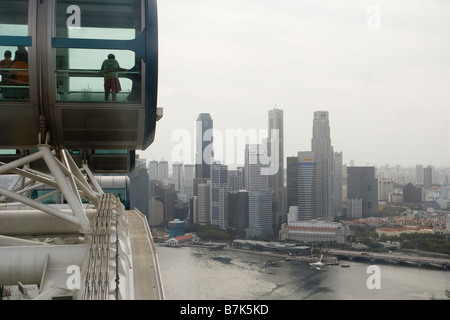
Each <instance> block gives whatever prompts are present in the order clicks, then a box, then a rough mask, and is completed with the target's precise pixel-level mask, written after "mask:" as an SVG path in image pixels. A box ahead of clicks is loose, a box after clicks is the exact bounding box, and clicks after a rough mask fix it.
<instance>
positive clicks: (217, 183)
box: [211, 162, 228, 229]
mask: <svg viewBox="0 0 450 320" xmlns="http://www.w3.org/2000/svg"><path fill="white" fill-rule="evenodd" d="M211 224H215V225H217V226H219V227H220V228H221V229H225V228H226V227H227V226H228V166H226V165H222V164H220V163H218V162H214V163H213V164H212V165H211Z"/></svg>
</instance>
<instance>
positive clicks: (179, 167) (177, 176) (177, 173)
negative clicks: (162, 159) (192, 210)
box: [171, 162, 184, 194]
mask: <svg viewBox="0 0 450 320" xmlns="http://www.w3.org/2000/svg"><path fill="white" fill-rule="evenodd" d="M183 178H184V168H183V164H182V163H181V162H175V163H173V164H172V179H171V182H172V183H173V184H174V185H175V191H176V192H181V193H183V194H184V190H183Z"/></svg>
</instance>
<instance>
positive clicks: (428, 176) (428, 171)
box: [423, 166, 433, 189]
mask: <svg viewBox="0 0 450 320" xmlns="http://www.w3.org/2000/svg"><path fill="white" fill-rule="evenodd" d="M432 186H433V167H432V166H427V167H426V168H423V187H424V188H425V189H429V188H431V187H432Z"/></svg>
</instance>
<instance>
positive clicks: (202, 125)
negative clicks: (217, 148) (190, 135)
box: [195, 113, 214, 178]
mask: <svg viewBox="0 0 450 320" xmlns="http://www.w3.org/2000/svg"><path fill="white" fill-rule="evenodd" d="M196 130H197V132H196V139H197V143H196V154H195V177H196V178H209V177H210V176H211V163H212V162H213V157H214V153H213V136H212V134H213V132H212V131H213V120H212V118H211V115H210V114H209V113H200V114H199V116H198V118H197V122H196Z"/></svg>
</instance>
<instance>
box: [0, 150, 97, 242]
mask: <svg viewBox="0 0 450 320" xmlns="http://www.w3.org/2000/svg"><path fill="white" fill-rule="evenodd" d="M37 149H38V151H37V152H35V153H32V154H30V155H28V156H25V157H23V158H21V159H18V160H16V161H13V162H10V163H7V164H5V163H1V162H0V174H17V175H18V178H16V179H15V181H14V182H13V184H12V185H11V186H10V188H9V189H6V188H2V187H0V195H2V197H1V199H3V201H4V199H5V198H10V199H13V200H15V201H17V202H19V203H21V204H24V205H27V206H30V207H33V208H35V209H38V210H41V211H43V212H46V213H48V214H50V215H53V216H56V217H58V218H61V219H63V220H66V221H69V222H71V223H74V224H76V225H78V226H79V227H80V232H81V233H90V232H91V231H92V227H91V223H90V222H89V219H88V218H87V215H86V211H85V208H84V207H83V203H82V201H81V198H85V199H87V200H89V202H90V203H91V204H92V205H94V206H95V207H97V206H98V205H99V201H100V197H101V195H102V194H103V191H102V189H101V187H100V185H99V184H98V183H97V181H96V180H95V177H94V175H93V174H92V172H91V171H90V169H89V167H88V166H87V165H86V164H83V165H82V168H81V169H80V168H78V166H77V165H76V163H75V162H74V160H73V159H72V157H71V156H70V154H69V153H68V152H67V151H66V150H61V151H60V152H59V154H58V153H56V152H55V151H54V150H53V151H52V149H51V147H50V146H49V145H46V144H40V145H38V146H37ZM38 160H44V162H45V164H46V165H47V167H48V170H49V171H50V173H51V175H49V174H46V173H43V172H39V171H36V170H32V169H30V167H31V166H30V164H31V163H32V162H34V161H38ZM21 167H22V168H21ZM82 171H84V173H85V175H84V174H83V172H82ZM26 179H28V180H27V182H26V183H25V181H26ZM20 181H22V183H20ZM44 184H45V185H49V186H51V187H53V188H55V191H54V192H61V193H62V194H63V195H64V197H65V199H66V200H67V203H68V204H69V206H70V208H71V209H72V215H71V214H68V213H66V212H63V211H61V210H58V209H56V208H54V207H51V206H49V205H46V204H43V203H41V202H39V201H40V200H41V198H39V199H35V200H33V199H31V198H29V197H28V194H29V192H31V191H32V190H33V189H35V188H38V187H41V186H42V185H44ZM54 192H52V194H53V193H54ZM47 196H48V195H47Z"/></svg>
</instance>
